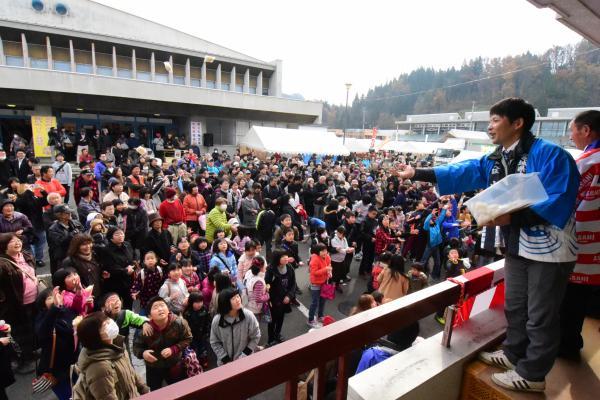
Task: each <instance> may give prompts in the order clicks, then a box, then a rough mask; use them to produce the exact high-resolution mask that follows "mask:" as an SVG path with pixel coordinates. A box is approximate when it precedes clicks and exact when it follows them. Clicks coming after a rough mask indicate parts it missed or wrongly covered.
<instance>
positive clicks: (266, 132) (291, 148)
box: [239, 126, 350, 156]
mask: <svg viewBox="0 0 600 400" xmlns="http://www.w3.org/2000/svg"><path fill="white" fill-rule="evenodd" d="M239 144H240V145H242V146H246V147H249V148H251V149H255V150H260V151H266V152H269V153H282V154H323V155H334V156H340V155H341V156H347V155H348V154H350V151H348V149H347V148H346V147H344V146H343V145H342V142H341V141H340V140H339V139H338V138H337V137H336V136H335V133H333V132H328V131H327V130H326V129H285V128H271V127H266V126H253V127H252V128H250V130H249V131H248V133H247V134H246V135H245V136H244V137H242V138H241V139H240V141H239Z"/></svg>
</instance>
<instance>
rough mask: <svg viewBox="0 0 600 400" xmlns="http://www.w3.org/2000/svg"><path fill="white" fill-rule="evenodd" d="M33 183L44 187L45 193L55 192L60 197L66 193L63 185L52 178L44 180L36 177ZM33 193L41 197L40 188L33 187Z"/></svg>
mask: <svg viewBox="0 0 600 400" xmlns="http://www.w3.org/2000/svg"><path fill="white" fill-rule="evenodd" d="M35 184H36V185H39V186H42V187H43V188H44V190H45V191H46V193H48V194H50V193H53V192H56V193H58V194H60V195H61V196H62V197H65V196H66V195H67V190H66V189H65V187H64V186H63V185H61V184H60V182H59V181H58V180H56V179H54V178H52V179H50V182H46V181H44V180H42V179H38V180H37V181H35ZM33 193H34V194H35V195H36V196H37V197H42V191H41V189H35V191H34V192H33Z"/></svg>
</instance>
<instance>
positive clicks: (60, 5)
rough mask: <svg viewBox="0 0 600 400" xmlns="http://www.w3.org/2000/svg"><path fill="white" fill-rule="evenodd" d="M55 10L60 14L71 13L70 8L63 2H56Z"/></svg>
mask: <svg viewBox="0 0 600 400" xmlns="http://www.w3.org/2000/svg"><path fill="white" fill-rule="evenodd" d="M54 11H56V13H57V14H58V15H67V14H68V13H69V9H68V8H67V6H66V5H64V4H63V3H56V6H54Z"/></svg>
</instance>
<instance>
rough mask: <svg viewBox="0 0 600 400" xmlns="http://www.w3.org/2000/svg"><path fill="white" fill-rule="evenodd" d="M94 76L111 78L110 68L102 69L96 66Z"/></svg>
mask: <svg viewBox="0 0 600 400" xmlns="http://www.w3.org/2000/svg"><path fill="white" fill-rule="evenodd" d="M96 74H97V75H102V76H112V74H113V73H112V67H102V66H97V67H96Z"/></svg>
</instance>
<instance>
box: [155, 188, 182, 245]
mask: <svg viewBox="0 0 600 400" xmlns="http://www.w3.org/2000/svg"><path fill="white" fill-rule="evenodd" d="M165 196H166V199H165V200H164V201H163V202H162V203H160V206H159V207H158V212H159V214H160V216H161V217H162V218H163V229H166V230H168V231H169V232H170V233H171V237H172V239H173V244H175V243H176V242H177V239H179V238H180V237H183V236H187V225H186V224H185V210H184V208H183V204H182V203H181V201H180V200H179V199H178V198H177V191H176V190H175V189H174V188H172V187H168V188H166V189H165Z"/></svg>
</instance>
